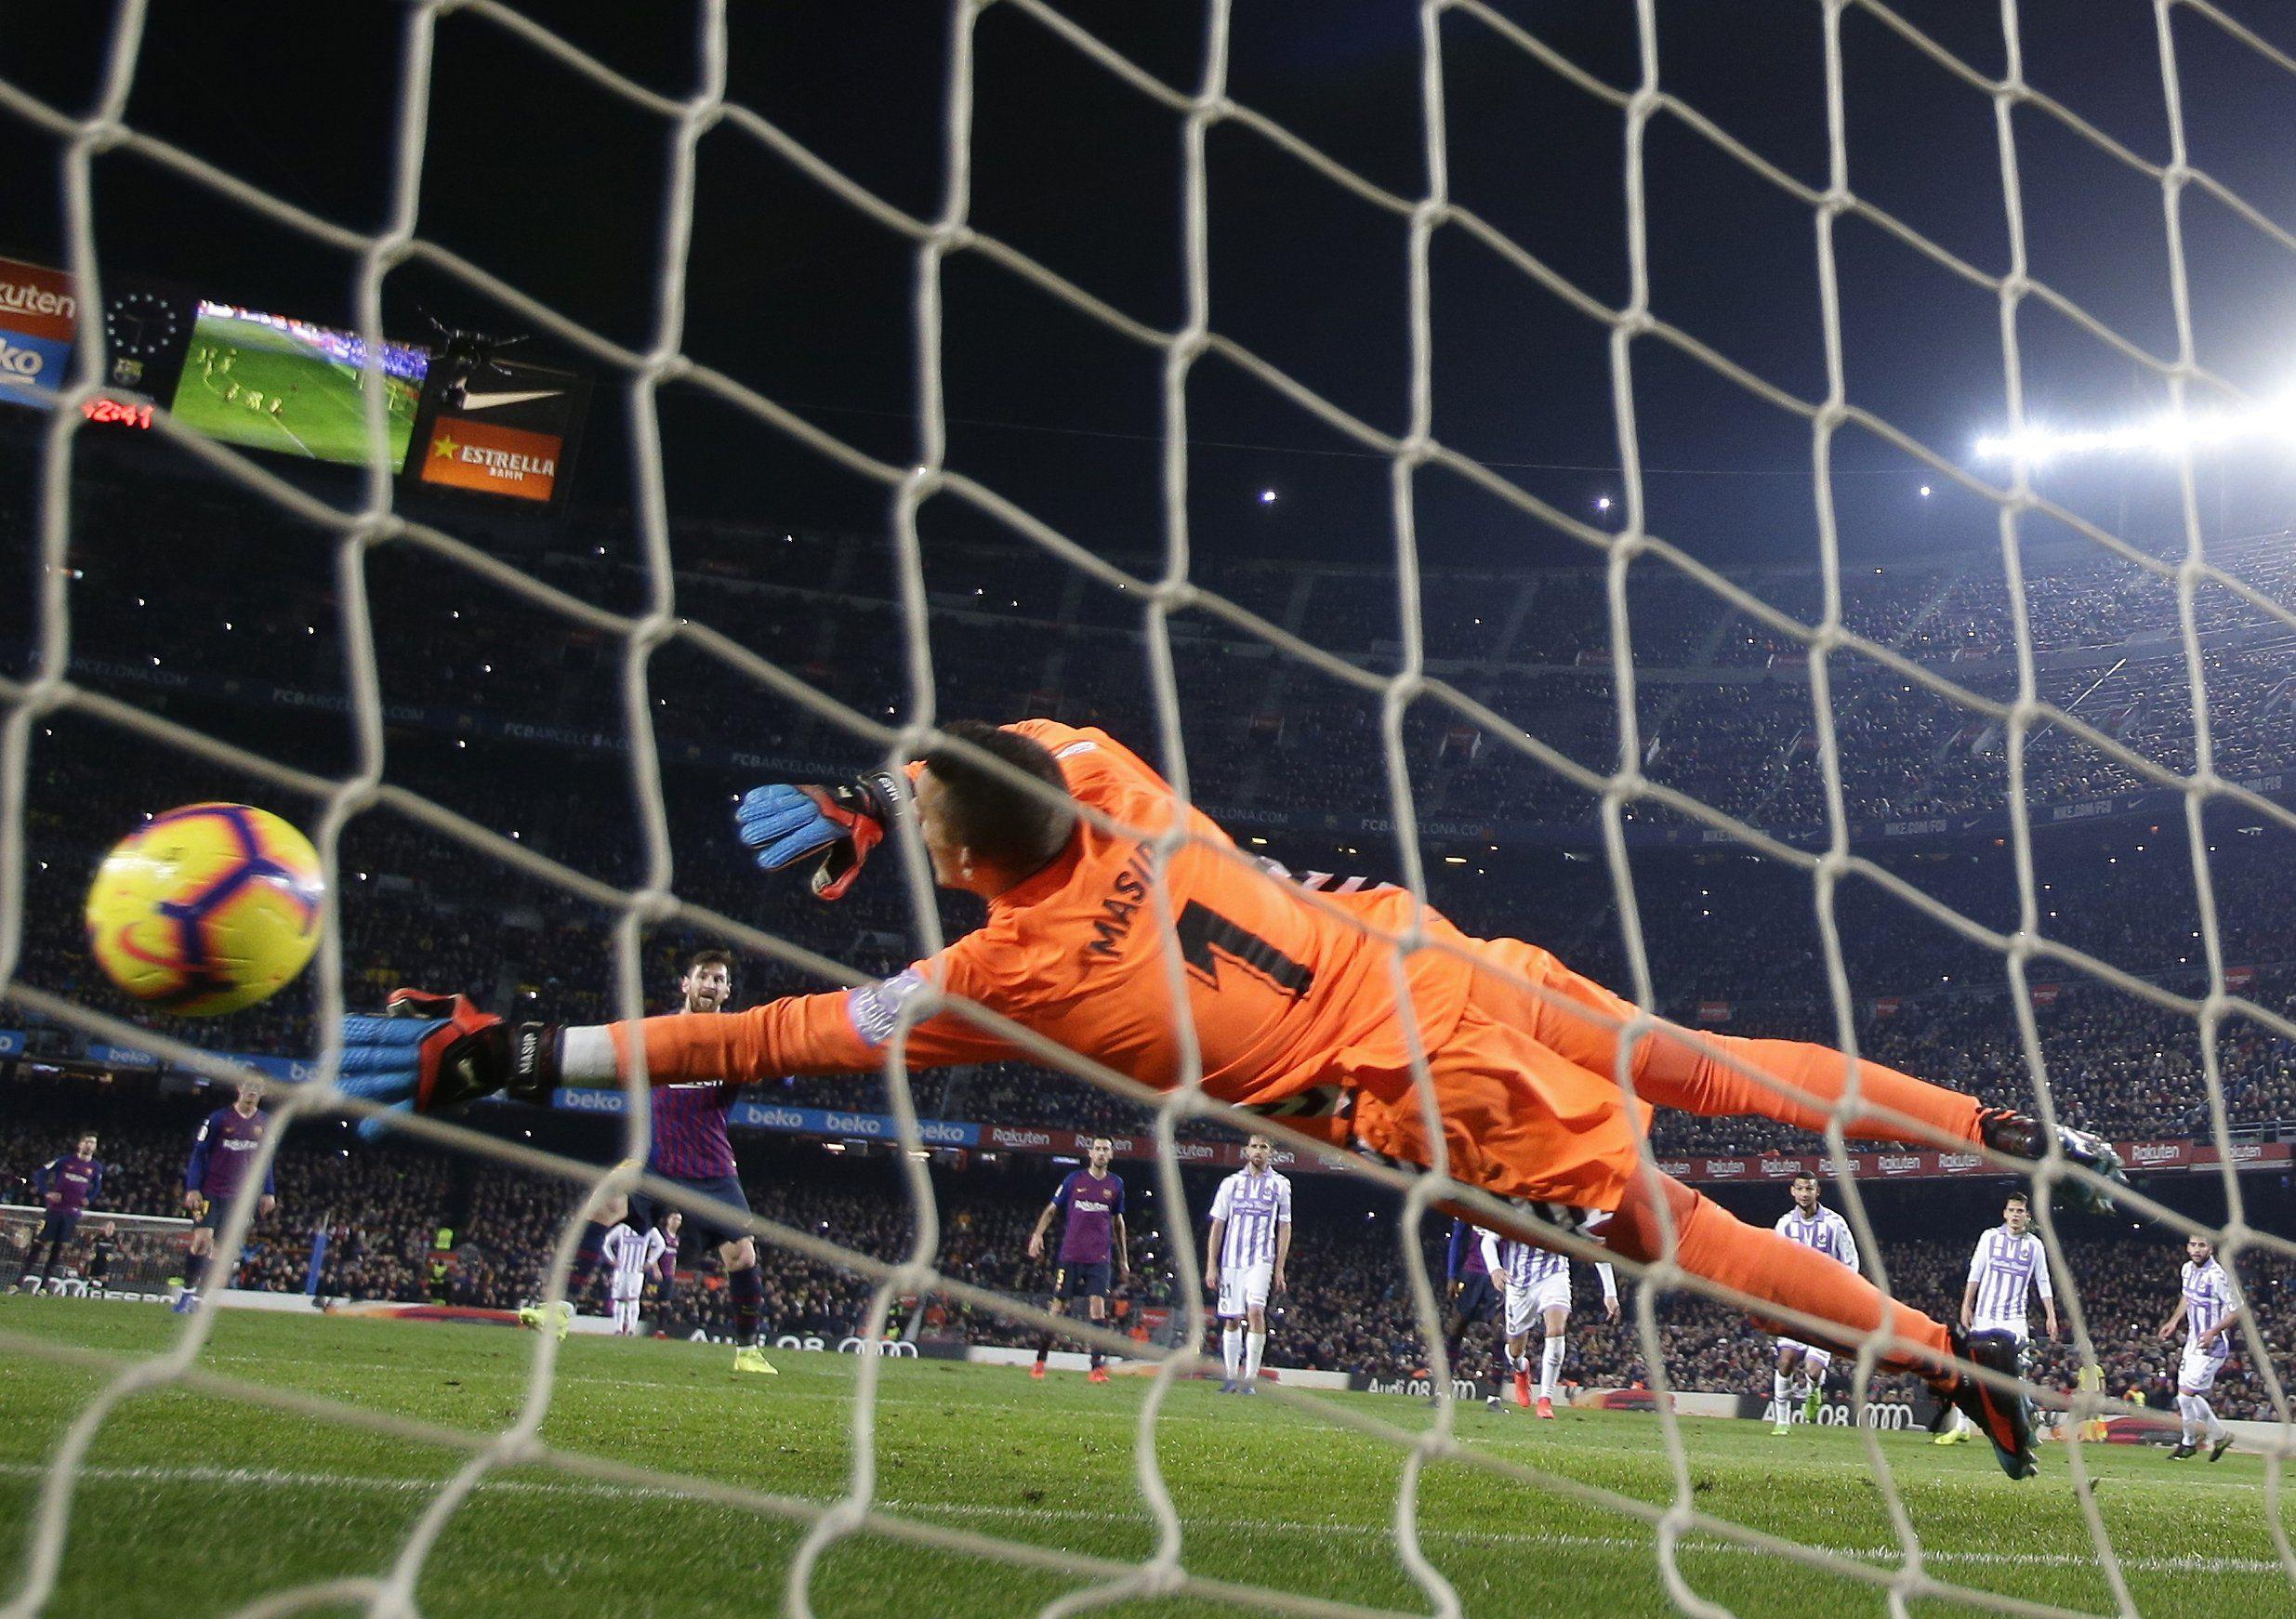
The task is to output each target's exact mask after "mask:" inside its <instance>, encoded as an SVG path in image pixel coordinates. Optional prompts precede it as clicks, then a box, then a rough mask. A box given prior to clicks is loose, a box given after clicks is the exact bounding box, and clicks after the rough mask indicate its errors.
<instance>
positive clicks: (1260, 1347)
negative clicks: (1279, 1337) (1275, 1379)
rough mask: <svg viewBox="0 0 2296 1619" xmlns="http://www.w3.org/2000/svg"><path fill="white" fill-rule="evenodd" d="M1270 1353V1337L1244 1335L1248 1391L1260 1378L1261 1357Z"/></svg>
mask: <svg viewBox="0 0 2296 1619" xmlns="http://www.w3.org/2000/svg"><path fill="white" fill-rule="evenodd" d="M1267 1351H1268V1335H1267V1334H1266V1333H1264V1332H1247V1333H1245V1335H1244V1386H1245V1387H1246V1388H1247V1389H1248V1388H1250V1387H1251V1386H1252V1385H1253V1384H1254V1383H1255V1382H1257V1381H1259V1378H1260V1356H1262V1355H1264V1354H1266V1353H1267Z"/></svg>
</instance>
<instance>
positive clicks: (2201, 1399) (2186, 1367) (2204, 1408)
mask: <svg viewBox="0 0 2296 1619" xmlns="http://www.w3.org/2000/svg"><path fill="white" fill-rule="evenodd" d="M2178 1282H2179V1283H2180V1285H2179V1288H2178V1291H2177V1299H2176V1308H2175V1309H2174V1310H2171V1311H2170V1312H2169V1319H2168V1320H2167V1321H2164V1322H2162V1323H2160V1338H2161V1341H2162V1342H2163V1343H2166V1342H2167V1341H2168V1340H2169V1339H2171V1338H2172V1337H2174V1336H2176V1329H2177V1325H2178V1323H2183V1324H2184V1356H2183V1358H2182V1359H2181V1360H2179V1361H2178V1362H2177V1367H2176V1414H2177V1415H2179V1416H2180V1417H2182V1418H2184V1425H2183V1428H2182V1431H2181V1432H2180V1433H2179V1434H2178V1436H2177V1444H2176V1449H2175V1450H2173V1451H2171V1452H2170V1453H2169V1454H2170V1459H2171V1460H2172V1461H2180V1462H2181V1461H2183V1460H2184V1458H2185V1457H2187V1456H2189V1455H2191V1454H2193V1452H2195V1451H2197V1450H2198V1449H2199V1448H2200V1445H2201V1442H2202V1441H2204V1440H2205V1441H2207V1443H2208V1447H2209V1460H2210V1461H2212V1462H2215V1461H2222V1460H2223V1456H2224V1453H2225V1452H2226V1451H2228V1450H2230V1449H2231V1448H2232V1430H2231V1429H2230V1428H2226V1427H2225V1426H2224V1425H2223V1422H2222V1421H2221V1420H2219V1418H2218V1417H2217V1415H2216V1412H2215V1410H2214V1408H2213V1407H2211V1406H2210V1404H2209V1390H2210V1389H2213V1388H2215V1387H2216V1375H2217V1374H2218V1373H2219V1372H2221V1371H2223V1369H2224V1362H2225V1361H2226V1360H2227V1359H2229V1358H2230V1356H2231V1354H2232V1329H2233V1326H2234V1325H2235V1324H2236V1323H2237V1322H2238V1321H2239V1319H2240V1315H2241V1311H2242V1310H2243V1309H2244V1308H2245V1306H2244V1305H2243V1304H2242V1302H2241V1299H2240V1289H2239V1287H2238V1286H2237V1284H2235V1283H2234V1282H2233V1279H2232V1276H2231V1274H2230V1273H2229V1272H2227V1271H2226V1270H2225V1269H2224V1267H2223V1265H2222V1264H2220V1263H2218V1261H2217V1257H2216V1247H2215V1244H2212V1243H2210V1241H2209V1240H2208V1238H2206V1237H2203V1236H2191V1237H2187V1238H2185V1239H2184V1270H2182V1271H2180V1272H2179V1273H2178Z"/></svg>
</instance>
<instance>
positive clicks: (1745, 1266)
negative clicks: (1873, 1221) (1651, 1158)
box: [1603, 1176, 1951, 1377]
mask: <svg viewBox="0 0 2296 1619" xmlns="http://www.w3.org/2000/svg"><path fill="white" fill-rule="evenodd" d="M1660 1185H1661V1186H1662V1187H1663V1188H1664V1189H1665V1197H1666V1204H1667V1209H1668V1212H1669V1214H1671V1215H1672V1216H1673V1217H1674V1230H1675V1233H1676V1244H1677V1245H1676V1247H1675V1254H1674V1257H1675V1260H1676V1262H1677V1263H1679V1264H1680V1265H1681V1266H1682V1269H1683V1270H1688V1271H1690V1272H1691V1273H1692V1274H1693V1275H1696V1276H1701V1277H1704V1278H1705V1279H1706V1280H1707V1281H1709V1282H1713V1283H1720V1284H1721V1285H1722V1286H1724V1287H1728V1288H1731V1289H1733V1290H1735V1292H1738V1293H1741V1294H1744V1295H1747V1296H1748V1297H1752V1298H1755V1299H1758V1300H1767V1301H1769V1302H1771V1303H1773V1304H1781V1305H1784V1306H1786V1307H1787V1308H1788V1309H1790V1310H1801V1311H1803V1312H1804V1313H1806V1314H1809V1315H1814V1316H1816V1317H1817V1318H1818V1319H1819V1320H1821V1321H1826V1322H1830V1323H1833V1324H1834V1327H1835V1329H1836V1330H1834V1331H1833V1332H1830V1333H1826V1332H1818V1331H1816V1329H1814V1328H1809V1327H1804V1326H1801V1325H1791V1326H1778V1327H1777V1330H1778V1331H1780V1332H1788V1333H1790V1334H1791V1335H1792V1336H1795V1337H1798V1338H1802V1339H1805V1340H1807V1339H1809V1338H1811V1337H1813V1336H1814V1337H1817V1338H1819V1339H1822V1340H1827V1341H1828V1342H1830V1343H1831V1344H1832V1345H1833V1346H1834V1347H1835V1348H1838V1349H1841V1350H1842V1351H1843V1352H1844V1353H1849V1354H1854V1353H1855V1352H1856V1349H1857V1345H1858V1343H1859V1342H1860V1341H1861V1340H1863V1339H1864V1338H1865V1337H1867V1336H1868V1335H1870V1334H1872V1333H1874V1332H1877V1331H1879V1330H1880V1327H1881V1315H1882V1310H1883V1309H1884V1307H1885V1304H1886V1303H1887V1302H1888V1301H1886V1300H1885V1298H1884V1297H1883V1295H1882V1293H1881V1291H1880V1289H1879V1288H1877V1287H1876V1286H1874V1284H1873V1283H1870V1282H1868V1281H1867V1280H1866V1279H1865V1278H1864V1277H1863V1276H1860V1275H1859V1274H1858V1273H1857V1272H1856V1271H1854V1270H1850V1269H1849V1268H1848V1267H1847V1266H1845V1265H1841V1264H1839V1263H1837V1262H1836V1261H1835V1260H1833V1259H1831V1258H1829V1257H1827V1256H1826V1255H1824V1254H1821V1253H1819V1252H1818V1251H1817V1250H1816V1249H1815V1248H1812V1247H1809V1246H1806V1245H1805V1244H1801V1243H1797V1242H1795V1241H1793V1240H1792V1239H1791V1238H1788V1237H1782V1236H1780V1235H1778V1234H1777V1233H1776V1232H1775V1231H1764V1230H1762V1228H1760V1227H1757V1226H1749V1225H1748V1224H1747V1223H1746V1222H1745V1221H1743V1220H1741V1219H1739V1218H1737V1216H1735V1215H1734V1214H1732V1213H1731V1212H1730V1211H1729V1210H1728V1209H1726V1208H1724V1207H1722V1205H1721V1204H1718V1203H1715V1202H1714V1201H1713V1200H1711V1199H1710V1198H1708V1197H1706V1196H1705V1195H1703V1194H1702V1193H1699V1192H1696V1191H1692V1190H1691V1189H1690V1188H1688V1187H1686V1186H1684V1185H1682V1183H1681V1182H1680V1181H1676V1180H1670V1179H1663V1178H1662V1179H1661V1181H1660ZM1648 1188H1649V1183H1648V1180H1647V1179H1646V1178H1644V1177H1642V1176H1637V1177H1635V1178H1634V1180H1633V1182H1632V1184H1631V1186H1630V1189H1629V1191H1628V1192H1627V1196H1626V1201H1625V1202H1623V1203H1622V1204H1619V1206H1618V1211H1617V1212H1616V1214H1614V1215H1612V1216H1611V1218H1610V1220H1609V1222H1608V1223H1607V1224H1606V1225H1605V1226H1604V1227H1603V1241H1604V1242H1605V1243H1606V1244H1609V1246H1610V1247H1611V1248H1612V1249H1614V1250H1615V1251H1616V1252H1617V1253H1620V1254H1623V1255H1624V1256H1626V1257H1628V1258H1630V1259H1638V1260H1642V1261H1643V1262H1644V1263H1648V1262H1649V1261H1651V1260H1654V1259H1656V1258H1657V1257H1659V1253H1660V1250H1661V1247H1662V1243H1661V1240H1660V1239H1661V1231H1660V1229H1659V1222H1658V1217H1657V1210H1656V1205H1655V1204H1654V1203H1653V1201H1652V1199H1651V1196H1650V1192H1649V1189H1648ZM1757 1319H1760V1317H1759V1315H1758V1316H1757ZM1764 1324H1765V1325H1775V1323H1764ZM1889 1325H1890V1332H1891V1335H1892V1339H1893V1341H1891V1342H1890V1343H1889V1344H1888V1345H1887V1346H1886V1347H1885V1348H1884V1349H1882V1351H1881V1357H1880V1359H1881V1364H1882V1365H1883V1366H1885V1367H1887V1368H1889V1369H1890V1370H1892V1371H1910V1372H1916V1373H1919V1374H1920V1375H1922V1376H1925V1377H1934V1376H1936V1375H1939V1374H1940V1373H1941V1372H1943V1371H1944V1369H1945V1366H1946V1362H1947V1361H1948V1360H1949V1359H1950V1358H1951V1350H1950V1349H1948V1348H1947V1344H1946V1329H1945V1328H1944V1327H1943V1326H1942V1325H1940V1324H1939V1323H1936V1322H1934V1321H1933V1320H1931V1319H1930V1318H1929V1317H1928V1316H1926V1315H1923V1314H1922V1313H1921V1312H1920V1310H1915V1309H1912V1308H1911V1307H1910V1306H1908V1305H1906V1304H1902V1303H1899V1304H1895V1305H1894V1309H1893V1310H1892V1311H1891V1317H1890V1323H1889ZM1899 1339H1902V1340H1907V1341H1905V1342H1898V1341H1895V1340H1899Z"/></svg>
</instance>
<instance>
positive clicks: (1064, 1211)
mask: <svg viewBox="0 0 2296 1619" xmlns="http://www.w3.org/2000/svg"><path fill="white" fill-rule="evenodd" d="M1086 1153H1087V1157H1086V1160H1085V1162H1086V1165H1087V1167H1085V1168H1082V1169H1072V1170H1070V1171H1069V1173H1068V1176H1067V1178H1065V1179H1063V1180H1062V1182H1061V1184H1060V1186H1059V1188H1058V1189H1057V1190H1055V1191H1054V1192H1053V1193H1052V1201H1051V1202H1050V1203H1048V1204H1045V1206H1044V1212H1043V1213H1042V1214H1040V1215H1038V1216H1037V1217H1036V1230H1035V1231H1031V1232H1029V1233H1028V1257H1030V1258H1032V1259H1041V1258H1043V1257H1044V1253H1045V1232H1046V1231H1049V1229H1050V1228H1051V1225H1052V1217H1053V1216H1054V1215H1064V1216H1066V1217H1067V1218H1066V1219H1065V1220H1064V1221H1063V1223H1062V1226H1061V1254H1060V1263H1059V1268H1058V1269H1057V1270H1054V1271H1053V1273H1052V1313H1053V1314H1054V1315H1065V1314H1067V1313H1068V1301H1069V1300H1070V1299H1072V1298H1081V1299H1083V1300H1084V1302H1085V1310H1086V1312H1087V1313H1088V1314H1089V1316H1090V1317H1091V1319H1092V1320H1093V1321H1094V1322H1095V1323H1099V1322H1104V1321H1106V1320H1107V1319H1108V1284H1109V1279H1110V1272H1111V1268H1112V1265H1113V1269H1114V1273H1115V1280H1116V1281H1118V1282H1125V1281H1128V1280H1129V1279H1130V1277H1131V1274H1132V1260H1131V1255H1130V1247H1129V1244H1128V1243H1127V1241H1126V1239H1125V1231H1124V1180H1123V1178H1122V1177H1121V1176H1115V1175H1111V1174H1110V1173H1109V1172H1108V1163H1109V1160H1110V1159H1112V1158H1114V1157H1115V1154H1116V1144H1115V1142H1114V1141H1112V1140H1110V1139H1108V1138H1107V1137H1105V1136H1095V1137H1093V1138H1092V1141H1091V1144H1090V1145H1089V1147H1088V1148H1087V1149H1086ZM1051 1353H1052V1335H1051V1334H1050V1333H1047V1334H1045V1336H1043V1337H1042V1338H1041V1339H1039V1340H1038V1342H1037V1344H1036V1363H1035V1364H1034V1365H1032V1366H1031V1367H1030V1368H1029V1372H1028V1375H1030V1376H1032V1377H1042V1376H1043V1375H1045V1359H1046V1357H1047V1356H1049V1355H1050V1354H1051ZM1090 1378H1091V1381H1093V1382H1095V1383H1105V1382H1107V1381H1108V1369H1107V1368H1106V1367H1105V1366H1103V1365H1102V1364H1101V1347H1100V1345H1098V1344H1094V1345H1093V1346H1092V1369H1091V1373H1090Z"/></svg>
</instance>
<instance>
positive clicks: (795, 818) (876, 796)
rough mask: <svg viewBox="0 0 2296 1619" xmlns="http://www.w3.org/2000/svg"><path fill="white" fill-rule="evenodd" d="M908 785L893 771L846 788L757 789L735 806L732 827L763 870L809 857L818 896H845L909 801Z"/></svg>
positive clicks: (878, 772)
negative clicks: (812, 860) (817, 861)
mask: <svg viewBox="0 0 2296 1619" xmlns="http://www.w3.org/2000/svg"><path fill="white" fill-rule="evenodd" d="M907 791H908V783H906V782H905V781H904V780H903V779H902V778H901V777H899V776H897V775H895V774H894V773H893V772H892V771H891V770H871V771H869V772H868V773H867V774H865V775H864V776H862V777H861V778H860V779H859V780H858V781H855V782H851V783H847V784H845V785H842V786H835V787H819V786H797V787H792V786H786V785H782V784H779V783H776V784H775V785H773V786H770V787H754V788H752V789H750V791H748V792H747V793H745V794H743V795H742V797H741V801H740V802H739V803H737V804H735V805H734V807H733V829H734V832H735V834H736V835H737V836H739V837H740V838H741V840H742V844H743V846H744V847H745V848H747V849H754V850H756V851H757V852H756V853H755V854H754V855H753V856H752V857H751V858H753V859H754V860H756V862H758V869H759V870H760V871H769V872H776V871H779V870H781V869H782V867H784V866H786V865H794V864H796V863H797V862H798V861H801V860H804V859H806V858H807V857H808V856H810V855H815V854H818V855H820V856H821V863H820V864H819V865H817V866H815V867H814V868H813V878H812V888H813V892H814V894H815V895H816V896H817V897H819V898H821V899H824V900H841V899H843V898H844V897H845V894H846V891H847V890H848V889H850V888H851V887H852V886H853V879H854V878H856V877H858V876H859V875H861V868H862V866H863V865H864V864H865V863H866V862H867V861H868V859H869V851H870V850H871V849H875V848H876V847H877V845H878V844H880V843H882V842H884V841H885V833H886V829H887V828H888V827H890V826H891V824H892V818H893V817H894V815H896V814H898V813H899V812H900V809H901V806H902V805H903V804H904V802H905V801H906V799H905V797H904V795H905V794H906V793H907Z"/></svg>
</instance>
